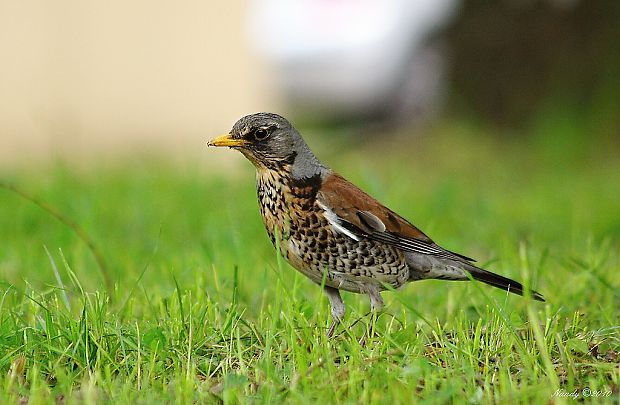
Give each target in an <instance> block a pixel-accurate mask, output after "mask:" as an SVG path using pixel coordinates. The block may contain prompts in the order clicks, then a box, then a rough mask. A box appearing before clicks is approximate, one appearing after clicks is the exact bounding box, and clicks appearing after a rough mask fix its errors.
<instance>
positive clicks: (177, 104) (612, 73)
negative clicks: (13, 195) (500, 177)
mask: <svg viewBox="0 0 620 405" xmlns="http://www.w3.org/2000/svg"><path fill="white" fill-rule="evenodd" d="M619 44H620V3H619V2H617V1H613V0H608V1H606V0H593V1H580V0H546V1H534V0H500V1H467V2H465V1H459V0H384V1H372V0H355V1H354V0H297V1H295V2H290V1H286V0H262V1H260V0H255V1H250V0H247V1H244V0H231V1H227V2H199V1H188V2H180V3H179V2H174V3H173V2H168V1H146V0H137V1H132V2H125V1H118V0H113V1H108V2H104V3H102V2H95V1H72V0H58V1H55V2H47V1H42V0H25V1H11V0H1V1H0V58H1V59H0V60H1V63H0V94H1V97H0V165H3V166H7V165H9V166H10V165H14V164H19V163H24V162H26V163H31V162H33V161H49V160H56V159H58V158H62V159H65V160H76V161H89V160H91V159H100V158H101V157H109V156H127V155H130V156H133V155H134V154H135V153H157V152H162V151H165V152H166V153H169V152H171V151H175V152H178V154H177V156H184V155H185V154H186V153H190V152H192V151H194V152H197V151H200V152H202V151H203V150H202V146H203V145H204V141H205V140H206V139H207V138H209V137H211V136H212V135H215V134H219V133H222V132H224V131H227V130H228V129H229V128H230V127H231V125H232V124H233V123H234V121H235V120H236V119H238V118H239V117H241V116H243V115H245V114H248V113H252V112H257V111H274V112H280V113H281V114H285V115H287V116H288V117H290V118H291V120H292V121H294V122H296V123H299V125H300V126H302V127H311V126H314V125H320V127H321V128H326V131H327V132H329V129H330V128H333V127H334V126H341V125H345V126H347V127H348V128H354V129H353V133H354V134H355V133H357V132H359V134H362V135H363V134H365V133H366V135H367V132H368V128H380V129H381V131H380V133H382V134H389V133H392V132H402V130H403V128H404V129H405V131H408V132H407V133H410V134H415V133H417V132H420V131H419V128H420V127H422V128H425V127H426V126H427V125H432V124H433V123H437V122H446V121H447V120H448V121H451V122H454V121H457V122H460V121H465V122H468V123H474V124H475V125H476V126H480V127H484V128H487V129H489V131H491V132H492V133H494V134H496V135H497V136H502V137H505V136H510V137H515V136H523V134H527V133H530V132H532V128H534V129H535V130H534V132H536V131H538V132H546V131H547V130H548V129H549V128H560V129H561V130H560V131H550V132H549V134H548V136H556V137H558V139H556V141H558V142H561V141H562V138H563V137H564V136H574V134H575V133H576V132H577V133H580V134H586V135H587V136H588V137H589V138H590V139H592V140H593V141H594V140H596V139H601V138H606V139H609V138H615V139H616V140H617V139H618V138H619V133H620V45H619ZM420 124H424V125H422V126H420ZM415 128H418V130H414V129H415ZM410 129H411V131H409V130H410ZM317 132H321V131H317ZM370 132H371V133H376V131H375V130H374V129H372V130H371V131H370ZM362 138H364V137H362ZM366 138H367V137H366ZM594 142H596V141H594ZM613 144H617V143H613Z"/></svg>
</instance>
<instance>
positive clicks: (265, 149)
mask: <svg viewBox="0 0 620 405" xmlns="http://www.w3.org/2000/svg"><path fill="white" fill-rule="evenodd" d="M207 145H208V146H228V147H229V148H233V149H237V150H239V151H240V152H241V153H243V154H244V155H245V157H246V158H248V160H250V162H252V163H253V164H254V166H255V167H256V188H257V191H258V202H259V208H260V213H261V216H262V218H263V222H264V224H265V227H266V228H267V233H268V234H269V238H270V239H271V242H272V243H273V245H274V246H275V247H276V249H278V250H279V251H280V254H281V255H282V256H283V257H284V258H286V260H287V261H288V262H289V263H290V264H291V265H292V266H293V267H295V268H296V269H297V270H299V271H300V272H301V273H303V274H304V275H305V276H307V277H308V278H309V279H311V280H312V281H314V282H315V283H317V284H319V285H323V288H324V290H325V293H326V295H327V297H328V298H329V301H330V304H331V313H332V317H333V322H332V324H331V326H330V328H329V330H328V332H327V334H328V336H331V335H332V334H333V332H334V328H335V327H336V325H337V324H338V322H340V321H341V320H342V318H343V316H344V313H345V306H344V302H343V301H342V298H341V297H340V292H339V290H345V291H350V292H355V293H363V294H368V296H369V297H370V305H371V310H372V311H373V312H376V311H379V310H380V309H381V307H382V306H383V299H382V298H381V291H383V290H385V289H386V285H390V286H392V287H393V288H399V287H401V286H403V285H404V284H405V283H408V282H410V281H416V280H424V279H442V280H469V279H470V277H469V276H468V274H469V275H470V276H471V278H473V279H475V280H479V281H482V282H484V283H487V284H490V285H492V286H494V287H498V288H501V289H503V290H507V291H509V292H511V293H515V294H519V295H523V294H524V289H523V286H522V285H521V284H520V283H518V282H516V281H514V280H511V279H509V278H506V277H503V276H500V275H498V274H494V273H491V272H490V271H487V270H484V269H481V268H479V267H476V266H474V265H473V264H472V262H474V260H473V259H470V258H469V257H467V256H463V255H461V254H458V253H454V252H451V251H449V250H446V249H444V248H442V247H440V246H439V245H437V244H436V243H435V242H433V241H432V240H431V239H430V238H429V237H428V236H426V235H425V234H424V233H423V232H422V231H420V230H419V229H418V228H416V227H415V226H414V225H413V224H411V223H410V222H409V221H407V220H406V219H404V218H402V217H401V216H399V215H398V214H396V213H395V212H394V211H392V210H390V209H389V208H386V207H384V206H383V205H382V204H381V203H379V202H378V201H377V200H375V199H374V198H372V197H371V196H370V195H368V194H366V193H365V192H364V191H362V190H360V189H359V188H358V187H356V186H355V185H353V184H352V183H350V182H348V181H347V180H346V179H345V178H344V177H342V176H340V175H339V174H337V173H336V172H334V171H333V170H331V169H330V168H328V167H327V166H324V165H323V164H322V163H321V162H320V161H319V160H318V159H317V158H316V157H315V156H314V154H313V153H312V151H311V150H310V148H309V147H308V145H306V143H305V142H304V140H303V139H302V137H301V135H300V134H299V132H297V130H296V129H295V128H294V127H293V126H292V125H291V124H290V123H289V122H288V121H287V120H286V119H285V118H283V117H281V116H279V115H277V114H270V113H258V114H252V115H248V116H246V117H243V118H241V119H240V120H239V121H237V122H236V123H235V125H234V126H233V127H232V130H231V131H230V132H229V133H228V134H226V135H222V136H219V137H217V138H215V139H213V140H211V141H209V142H208V144H207ZM530 293H531V295H532V297H533V298H534V299H536V300H539V301H544V298H543V297H542V295H540V294H539V293H537V292H535V291H530Z"/></svg>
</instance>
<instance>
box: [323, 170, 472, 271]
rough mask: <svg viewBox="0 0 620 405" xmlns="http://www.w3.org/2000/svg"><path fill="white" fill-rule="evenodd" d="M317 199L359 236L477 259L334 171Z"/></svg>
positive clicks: (340, 223)
mask: <svg viewBox="0 0 620 405" xmlns="http://www.w3.org/2000/svg"><path fill="white" fill-rule="evenodd" d="M317 199H318V201H319V203H320V204H322V205H323V206H324V207H325V208H327V209H329V210H330V211H331V212H332V213H333V215H335V218H331V219H330V221H332V220H333V221H335V222H336V223H335V225H336V227H339V228H344V230H346V231H348V232H346V233H347V234H349V233H350V234H351V235H353V236H355V237H356V238H368V239H372V240H375V241H377V242H382V243H386V244H388V245H393V246H396V247H398V248H399V249H402V250H404V251H407V252H414V253H421V254H427V255H433V256H438V257H445V258H449V259H453V260H463V259H464V260H467V261H474V260H473V259H470V258H468V257H466V256H463V255H460V254H458V253H453V252H450V251H448V250H446V249H444V248H442V247H441V246H439V245H437V244H436V243H434V242H433V241H432V239H431V238H429V237H428V236H426V235H425V234H424V233H423V232H422V231H420V230H419V229H418V228H416V227H415V226H414V225H413V224H411V223H410V222H409V221H407V220H406V219H404V218H403V217H401V216H400V215H398V214H397V213H395V212H394V211H392V210H390V209H389V208H387V207H385V206H383V205H382V204H381V203H379V202H378V201H377V200H375V199H374V198H372V197H371V196H370V195H368V194H366V193H365V192H364V191H362V190H360V189H359V188H358V187H357V186H355V185H354V184H352V183H350V182H349V181H347V180H346V179H345V178H344V177H342V176H340V175H339V174H336V173H331V174H330V175H329V176H328V177H327V178H326V179H325V180H324V182H323V184H322V185H321V189H320V191H319V193H318V195H317ZM328 218H329V217H328ZM351 235H349V236H351Z"/></svg>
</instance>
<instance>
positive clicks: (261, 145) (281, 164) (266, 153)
mask: <svg viewBox="0 0 620 405" xmlns="http://www.w3.org/2000/svg"><path fill="white" fill-rule="evenodd" d="M208 145H209V146H228V147H230V148H233V149H238V150H239V151H240V152H241V153H243V154H244V155H245V157H247V158H248V159H249V160H250V161H251V162H252V163H253V164H254V166H256V168H257V169H265V168H266V169H274V170H280V169H283V168H289V169H290V170H291V172H292V175H293V177H296V178H301V177H310V176H313V175H315V174H323V172H324V171H325V170H326V168H325V167H324V166H323V165H321V163H320V162H319V161H318V159H317V158H316V157H315V156H314V154H312V151H311V150H310V148H308V145H306V143H305V142H304V140H303V139H302V137H301V135H299V132H297V130H296V129H295V128H293V126H292V125H291V123H290V122H288V121H287V120H286V119H285V118H284V117H281V116H279V115H277V114H272V113H257V114H252V115H246V116H245V117H243V118H241V119H240V120H239V121H237V122H236V123H235V125H233V127H232V129H231V130H230V132H229V133H228V134H226V135H223V136H220V137H217V138H215V139H212V140H211V141H209V143H208Z"/></svg>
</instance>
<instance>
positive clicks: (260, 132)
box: [254, 128, 269, 141]
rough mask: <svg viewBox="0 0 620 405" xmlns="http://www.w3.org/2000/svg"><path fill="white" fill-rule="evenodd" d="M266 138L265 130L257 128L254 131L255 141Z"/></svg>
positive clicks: (266, 132) (267, 133) (266, 131)
mask: <svg viewBox="0 0 620 405" xmlns="http://www.w3.org/2000/svg"><path fill="white" fill-rule="evenodd" d="M268 136H269V131H268V130H267V128H258V129H257V130H256V131H254V139H256V140H257V141H262V140H264V139H267V137H268Z"/></svg>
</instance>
